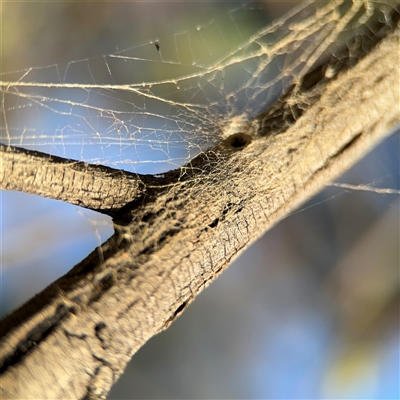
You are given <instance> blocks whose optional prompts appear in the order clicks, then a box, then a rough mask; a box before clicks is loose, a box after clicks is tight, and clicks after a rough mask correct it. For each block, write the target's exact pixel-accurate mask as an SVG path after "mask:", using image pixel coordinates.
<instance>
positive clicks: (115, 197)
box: [0, 144, 157, 215]
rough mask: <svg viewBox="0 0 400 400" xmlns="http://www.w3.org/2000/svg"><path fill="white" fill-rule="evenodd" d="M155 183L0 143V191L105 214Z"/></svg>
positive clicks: (136, 176) (152, 180)
mask: <svg viewBox="0 0 400 400" xmlns="http://www.w3.org/2000/svg"><path fill="white" fill-rule="evenodd" d="M155 180H157V178H156V177H154V176H150V175H149V176H148V175H139V174H133V173H129V172H124V171H121V170H115V169H112V168H109V167H104V166H102V165H89V164H86V163H84V162H80V161H75V160H69V159H65V158H61V157H57V156H50V155H49V154H46V153H42V152H40V151H33V150H27V149H23V148H17V147H13V146H6V145H4V144H0V189H3V190H17V191H20V192H25V193H29V194H36V195H40V196H44V197H48V198H51V199H55V200H62V201H67V202H68V203H71V204H75V205H78V206H81V207H86V208H90V209H92V210H96V211H101V212H103V213H105V214H109V215H111V214H112V211H111V210H116V209H120V208H121V207H123V206H124V205H126V204H127V203H129V202H131V201H133V200H135V199H137V198H138V197H139V196H141V195H143V193H144V192H145V191H146V187H148V186H149V183H150V181H151V182H152V183H153V184H154V183H155V182H154V181H155Z"/></svg>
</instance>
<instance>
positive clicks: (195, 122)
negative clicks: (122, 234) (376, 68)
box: [0, 1, 395, 174]
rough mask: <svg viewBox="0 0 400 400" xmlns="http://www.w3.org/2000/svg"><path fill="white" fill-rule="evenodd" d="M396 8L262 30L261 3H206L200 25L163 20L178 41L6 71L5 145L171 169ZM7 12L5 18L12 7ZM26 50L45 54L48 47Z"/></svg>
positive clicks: (290, 21) (332, 6) (302, 19)
mask: <svg viewBox="0 0 400 400" xmlns="http://www.w3.org/2000/svg"><path fill="white" fill-rule="evenodd" d="M210 4H212V3H206V5H203V6H202V7H203V8H206V7H208V8H210V7H211V6H210ZM394 6H395V4H394V2H391V1H386V2H385V1H379V2H378V1H376V2H368V1H365V2H355V3H352V2H349V1H337V2H333V3H329V4H326V3H320V2H319V3H318V2H315V1H309V2H307V3H304V4H300V5H297V6H296V7H295V8H294V9H292V10H291V11H289V13H288V14H287V15H286V16H285V17H284V18H281V19H279V20H277V21H276V22H274V23H273V24H269V22H270V19H271V15H270V9H268V7H267V6H266V5H263V4H261V3H241V4H239V5H238V4H237V3H236V5H235V6H232V4H228V5H224V7H229V8H228V11H227V12H226V10H225V12H223V13H222V16H221V17H218V16H216V14H218V11H221V10H220V9H219V8H218V7H221V6H217V5H212V8H211V17H210V16H209V17H208V19H206V22H205V23H194V24H193V25H192V26H190V27H187V26H185V27H183V28H182V29H181V25H182V22H181V21H182V20H179V19H176V20H175V21H177V22H176V23H175V22H174V21H173V20H172V22H171V21H168V24H167V25H169V26H171V25H172V29H175V33H172V34H165V35H164V33H163V32H164V30H163V29H161V28H159V27H158V26H157V27H155V28H154V29H153V31H160V32H161V36H154V33H153V36H152V37H151V36H150V39H147V40H144V41H142V42H139V43H141V44H139V45H134V46H131V47H129V46H127V47H123V48H124V49H123V50H118V49H117V50H116V51H112V52H108V53H106V54H104V55H101V56H93V57H90V58H83V59H78V60H77V61H72V62H64V61H58V60H55V61H56V62H55V63H52V64H49V65H45V66H38V67H30V68H28V69H18V70H14V71H13V72H4V73H2V74H1V78H0V79H1V91H2V106H1V110H2V120H3V122H2V125H1V133H0V136H1V138H0V140H1V142H2V143H4V144H8V145H13V146H20V147H24V148H28V149H35V150H40V151H42V152H46V153H49V154H51V155H58V156H63V157H66V158H71V159H75V160H81V161H86V162H88V163H94V164H102V165H108V166H111V167H114V168H120V169H125V170H128V171H131V172H140V173H153V174H157V173H162V172H165V171H167V170H170V169H174V168H177V167H179V166H182V165H184V164H186V163H188V161H190V159H192V158H193V157H194V156H196V155H197V154H199V153H200V152H202V151H204V150H206V149H207V148H210V147H212V146H213V145H215V144H216V143H218V142H219V141H221V140H222V139H223V138H225V137H227V136H229V135H231V134H233V133H235V132H240V131H241V130H242V129H243V128H244V127H245V126H248V124H249V123H251V121H253V120H254V118H255V117H256V116H257V115H259V114H260V113H262V112H263V111H264V110H265V109H266V108H267V107H268V106H269V105H270V104H271V103H272V102H273V101H274V100H276V98H277V97H278V96H279V95H280V94H281V93H282V92H286V91H287V90H288V89H289V88H290V87H291V85H293V83H298V82H301V80H302V78H303V77H304V76H305V75H306V74H307V73H308V72H309V71H310V70H311V69H313V68H315V66H317V65H319V64H321V63H322V62H323V60H325V59H326V58H327V57H329V56H330V55H332V54H334V53H335V51H336V50H337V49H339V48H340V46H343V44H345V43H346V40H347V38H348V37H349V36H350V35H354V32H355V31H366V32H368V31H369V30H370V31H371V30H372V29H373V28H372V26H373V22H374V21H376V20H377V19H380V20H382V19H383V20H386V21H387V23H388V24H390V12H391V10H392V9H393V7H394ZM3 7H4V16H3V19H5V18H6V17H7V10H8V9H9V8H10V9H12V8H13V7H17V5H15V4H13V5H10V4H7V5H4V6H3ZM35 7H38V5H37V4H36V3H35ZM52 7H56V6H55V5H53V6H52ZM63 7H64V9H63V11H65V7H70V9H71V10H76V9H77V8H78V9H79V7H80V6H79V5H74V4H73V3H71V4H69V6H68V5H67V6H65V5H63ZM74 7H75V8H74ZM125 7H128V8H129V10H130V11H132V10H133V11H134V10H135V7H136V10H138V8H140V7H141V6H137V5H136V6H135V5H132V4H131V3H130V4H128V5H126V6H125ZM142 7H144V6H142ZM149 7H150V6H149ZM162 7H163V6H162V5H161V4H160V3H154V4H153V5H152V6H151V7H150V8H149V9H148V10H147V11H146V12H147V14H146V13H145V14H146V15H148V16H151V15H152V18H153V17H154V14H151V13H152V12H157V14H160V13H161V14H162V13H163V12H164V11H165V10H167V9H168V8H162ZM168 7H169V9H171V8H172V7H171V5H169V6H168ZM180 7H181V5H180ZM190 7H194V6H193V3H191V4H190ZM128 8H127V9H126V10H128ZM10 12H11V11H10ZM75 12H76V11H75ZM140 12H143V10H142V9H141V11H140ZM140 12H139V13H138V12H137V14H138V15H136V19H135V20H134V21H138V20H139V19H140V15H141V14H140ZM52 15H54V11H53V14H52ZM107 15H108V14H107ZM169 17H171V14H170V13H169V14H168V15H166V18H169ZM171 18H172V17H171ZM149 21H151V19H150V20H149ZM179 21H180V22H179ZM149 23H150V22H149ZM190 23H193V21H190ZM176 32H177V33H176ZM139 40H140V39H139ZM133 41H134V42H135V38H133ZM156 43H157V46H156ZM30 46H31V48H32V49H33V51H34V52H35V54H38V53H39V54H40V50H41V46H43V44H42V43H40V42H38V43H31V45H30ZM35 46H37V49H35ZM59 50H60V49H59ZM92 51H93V50H92ZM93 52H94V53H96V52H95V51H93ZM354 52H357V49H354ZM97 54H99V53H97ZM100 54H102V53H100ZM4 64H6V65H8V64H7V61H6V62H5V63H3V68H4ZM334 73H335V70H334V68H333V69H332V68H331V69H330V70H327V71H326V74H331V75H332V74H334Z"/></svg>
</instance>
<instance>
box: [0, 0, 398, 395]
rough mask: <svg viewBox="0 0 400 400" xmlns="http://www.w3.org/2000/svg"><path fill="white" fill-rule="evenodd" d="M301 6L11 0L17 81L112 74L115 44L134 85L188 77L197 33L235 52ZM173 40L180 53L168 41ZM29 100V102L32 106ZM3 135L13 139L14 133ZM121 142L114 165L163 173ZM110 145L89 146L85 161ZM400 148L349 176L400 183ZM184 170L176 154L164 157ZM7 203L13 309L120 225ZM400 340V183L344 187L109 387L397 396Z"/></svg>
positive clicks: (278, 231) (306, 208)
mask: <svg viewBox="0 0 400 400" xmlns="http://www.w3.org/2000/svg"><path fill="white" fill-rule="evenodd" d="M294 6H295V3H294V2H287V3H285V2H280V3H275V2H264V3H255V4H253V5H246V3H231V2H207V3H203V2H185V3H181V2H171V3H169V2H163V3H157V2H135V3H119V2H99V3H97V2H85V3H83V2H82V3H81V2H57V1H54V2H46V3H39V2H24V3H20V2H10V3H3V5H2V9H1V12H2V14H1V24H2V29H1V34H2V41H3V49H2V80H3V81H5V80H12V78H13V77H14V79H20V78H21V77H22V76H26V77H28V78H30V79H31V81H46V79H47V81H51V79H52V78H53V77H54V76H57V77H58V79H59V81H63V82H67V81H68V80H69V79H76V81H77V82H80V79H81V78H80V75H79V73H80V72H82V71H83V72H84V73H87V71H88V69H89V70H90V71H92V72H91V73H92V74H93V75H94V76H95V77H97V76H102V72H101V71H100V70H98V71H97V70H96V65H97V62H93V60H100V61H99V63H100V64H101V65H103V66H104V57H103V56H104V55H111V54H119V55H121V56H122V57H123V59H122V60H121V61H122V62H121V61H120V64H122V63H123V68H122V67H121V68H122V69H118V68H119V65H118V66H116V65H115V66H114V65H113V64H111V61H110V63H109V64H108V65H110V68H115V69H113V70H112V73H111V74H110V76H111V77H112V78H113V79H115V80H116V81H118V80H119V79H120V77H121V76H123V79H122V78H121V82H123V81H126V80H128V81H129V79H131V77H132V79H133V80H134V82H141V80H142V79H144V80H145V81H146V82H152V81H157V80H160V79H162V78H163V74H165V73H166V72H165V68H164V67H165V66H166V65H172V63H173V62H174V63H175V64H174V65H177V68H179V70H178V72H177V73H178V75H179V76H180V75H183V74H185V73H190V72H191V71H194V72H196V73H197V72H198V70H199V68H198V69H196V68H197V66H194V67H193V65H190V64H191V63H190V60H191V58H190V57H189V56H188V55H187V53H186V52H185V51H182V50H181V48H183V49H185V48H186V49H187V50H188V52H189V51H190V52H193V49H195V47H194V45H193V44H191V43H190V42H188V40H187V39H188V38H189V37H191V36H190V35H189V34H188V32H191V31H192V30H195V31H199V32H204V34H203V36H202V37H203V39H204V40H205V41H206V43H211V42H212V38H213V37H215V36H210V37H211V39H210V37H207V35H208V34H210V32H214V33H215V32H217V33H218V37H220V38H223V40H224V41H225V46H226V48H227V49H228V50H227V52H228V53H229V51H231V50H232V49H235V48H237V47H238V46H239V45H240V43H242V42H243V41H245V40H246V38H247V37H249V36H250V35H251V34H253V33H254V32H256V31H257V30H258V29H259V28H260V27H262V26H264V25H265V24H266V23H269V22H271V21H272V20H273V19H275V18H278V17H280V16H281V15H282V13H283V12H285V11H286V10H288V9H291V8H293V7H294ZM156 40H158V41H159V44H160V50H161V51H160V53H159V52H157V50H156V48H155V45H154V42H155V41H156ZM171 43H172V44H173V46H175V47H179V51H176V52H172V51H168V46H172V45H171ZM214 53H215V54H214ZM214 53H213V51H212V50H211V51H210V54H208V55H207V54H206V55H205V56H202V57H203V58H204V59H206V61H207V62H208V63H212V59H213V57H214V59H216V60H217V59H219V57H222V54H219V53H218V52H214ZM177 55H180V58H179V57H178V56H177ZM208 56H210V58H209V59H208V58H207V57H208ZM185 57H186V58H185ZM74 60H76V62H73V63H71V61H74ZM141 60H146V61H141ZM144 65H145V67H144ZM89 67H90V68H89ZM117 67H118V68H117ZM163 68H164V69H163ZM191 68H192V69H191ZM200 69H201V68H200ZM160 70H161V71H160ZM119 74H122V75H119ZM104 76H106V74H105V75H104ZM18 77H19V78H18ZM82 79H83V78H82ZM107 79H108V78H107ZM26 80H29V79H26ZM96 82H97V79H96ZM101 82H102V83H109V82H106V78H104V80H103V81H101ZM399 90H400V88H399ZM394 106H398V105H394ZM13 107H14V108H15V110H21V109H22V107H21V104H18V103H16V104H14V105H13ZM159 112H160V113H161V111H159ZM44 122H46V121H44V120H40V123H44ZM27 123H28V122H27ZM36 123H37V125H35V132H36V133H37V132H38V126H40V124H39V123H38V122H37V121H36ZM63 123H64V122H63ZM59 124H60V122H54V121H52V122H51V125H50V126H56V127H57V126H58V125H59ZM135 124H136V122H135ZM27 127H28V128H29V125H28V126H27ZM41 129H42V128H41ZM44 129H45V128H43V130H44ZM159 129H161V128H159ZM27 132H29V129H28V130H27ZM128 139H129V138H128ZM19 140H20V144H21V145H24V144H25V142H24V138H22V137H19ZM26 140H28V139H26ZM29 140H30V141H31V142H30V143H29V144H28V145H27V146H28V147H29V146H31V147H34V146H35V145H37V146H40V149H41V150H42V151H49V152H51V151H52V150H54V151H58V150H59V149H58V147H57V146H56V145H54V141H49V140H47V141H46V143H44V142H41V143H39V142H40V140H41V139H40V135H36V136H35V135H32V136H31V138H29ZM35 140H38V143H37V144H35ZM2 142H3V143H7V138H6V137H5V135H4V129H2ZM15 144H16V143H15ZM75 144H76V143H75ZM85 144H86V143H85ZM46 146H47V147H46ZM72 147H73V146H72ZM76 148H78V147H77V146H75V148H73V149H72V150H71V154H69V153H68V151H67V150H66V146H63V147H62V149H61V150H62V152H64V154H59V155H65V156H68V157H72V156H73V155H74V154H75V153H76V151H77V150H76ZM79 148H83V145H82V143H79ZM85 148H86V147H85ZM109 148H111V151H114V152H115V150H112V146H109ZM145 151H147V152H148V151H149V150H148V149H146V150H145ZM134 153H135V154H134V155H135V157H136V156H137V154H138V152H137V148H136V149H135V152H134ZM121 154H123V157H124V158H123V160H122V161H115V158H110V157H109V156H108V155H107V160H111V159H112V162H110V163H109V165H116V163H119V164H121V165H122V164H123V163H125V164H126V165H127V169H128V170H129V169H130V168H132V165H133V167H134V168H135V170H137V168H139V170H138V172H147V173H154V172H158V170H156V171H154V170H152V169H151V168H152V164H151V163H149V164H147V165H145V168H144V169H142V170H140V168H141V164H140V153H139V156H137V160H135V162H134V163H129V162H126V158H129V159H130V160H131V159H132V158H130V156H131V154H130V153H126V152H125V149H124V151H121V150H119V151H118V155H121ZM148 154H150V153H148ZM80 156H81V153H79V157H80ZM86 156H87V157H88V158H85V157H86ZM79 157H78V158H79ZM96 157H97V156H95V155H92V154H91V153H90V152H88V153H87V154H85V155H84V157H83V159H85V160H86V161H88V160H92V159H94V158H96ZM132 157H133V156H132ZM146 157H147V158H146V159H148V158H149V157H148V155H146ZM175 157H177V158H179V157H178V156H177V155H175ZM185 157H187V155H185V156H184V157H183V159H184V158H185ZM399 159H400V134H399V132H397V133H394V134H393V135H392V136H390V137H389V138H388V139H387V140H386V141H385V142H383V143H382V144H381V145H379V146H378V147H377V148H376V149H374V150H373V151H372V152H371V153H370V154H369V155H368V156H366V157H365V158H364V159H363V160H362V161H361V162H359V163H358V164H357V165H355V166H354V167H353V168H352V169H351V170H350V171H348V172H347V173H346V174H345V175H344V176H342V177H340V179H338V182H343V183H350V184H354V185H369V186H371V187H378V188H390V189H395V190H397V191H398V190H399V189H400V173H399ZM159 165H160V164H158V166H159ZM168 166H169V167H171V165H170V164H168V165H163V164H162V163H161V169H162V168H167V167H168ZM146 168H149V169H146ZM157 168H158V167H157ZM0 201H1V209H0V211H1V224H2V225H1V231H0V233H1V248H0V250H1V281H0V283H1V286H0V289H1V315H2V316H4V315H6V314H8V313H9V312H11V311H12V310H13V309H14V308H16V307H18V306H19V305H21V304H22V303H23V302H24V301H26V300H27V299H28V298H29V297H31V296H32V295H33V294H35V293H37V292H39V291H40V290H41V289H42V288H44V287H45V286H46V285H48V284H49V283H51V282H52V281H54V280H55V279H57V278H58V277H59V276H61V275H63V274H64V273H65V272H66V271H68V270H69V269H70V268H71V267H73V266H74V265H75V264H76V263H77V262H79V261H80V260H81V259H83V258H84V257H85V256H86V255H87V254H88V253H89V252H90V251H92V250H93V249H94V248H95V247H96V246H98V245H100V244H101V243H102V242H103V241H104V240H106V239H107V238H108V237H109V236H110V235H111V234H112V226H111V221H110V219H109V218H107V217H105V216H103V215H100V214H98V213H94V212H91V211H88V210H84V209H80V208H79V207H76V206H71V205H68V204H63V203H60V202H56V201H52V200H49V199H42V198H40V197H37V196H31V195H27V194H24V193H15V192H1V196H0ZM398 339H399V195H398V194H396V193H394V194H382V193H376V192H373V191H370V192H366V191H355V190H345V189H343V188H339V187H332V186H329V187H327V188H326V190H324V191H323V192H321V193H320V194H319V195H318V196H316V197H315V198H313V199H311V200H310V201H309V202H308V203H307V204H304V205H303V206H302V207H301V208H300V209H299V210H297V211H296V212H294V213H293V214H292V215H290V216H289V217H288V218H286V219H285V220H284V221H282V222H281V223H280V224H279V225H277V226H276V227H275V228H274V229H272V230H271V231H270V232H267V233H266V234H265V235H264V237H263V238H261V239H260V240H258V241H257V242H256V243H255V244H254V245H253V246H252V247H251V248H249V249H248V250H247V251H246V252H245V253H243V254H242V255H241V257H240V258H239V259H238V260H237V261H235V262H234V263H233V264H232V265H231V266H230V267H229V268H228V269H227V271H226V272H224V274H222V276H221V277H220V278H219V279H217V281H216V282H214V283H213V284H212V285H211V286H210V287H209V288H207V289H206V290H205V291H204V292H202V293H201V294H200V295H199V296H198V298H197V299H196V301H195V302H194V303H193V304H192V305H191V306H190V307H189V308H188V310H187V311H186V312H185V313H184V314H183V315H182V316H181V317H180V318H179V319H178V320H177V321H176V322H175V323H174V324H173V325H172V326H171V327H170V328H169V329H168V330H167V331H165V332H163V333H161V334H159V335H158V336H156V337H154V338H152V339H151V340H150V341H149V342H148V343H147V344H146V345H145V346H144V347H143V348H142V349H140V350H139V352H138V353H137V354H136V355H135V356H134V357H133V359H132V361H131V363H130V364H129V365H128V367H127V370H126V372H125V374H124V375H123V376H122V377H121V378H120V380H119V382H118V383H117V384H116V385H115V387H114V388H113V389H112V391H111V393H110V395H109V399H131V398H148V399H164V398H169V399H173V398H199V399H203V398H204V399H208V398H210V399H211V398H254V399H397V398H399V373H400V369H399V362H400V361H399V357H400V356H399V354H400V353H399V351H400V349H399V340H398Z"/></svg>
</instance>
